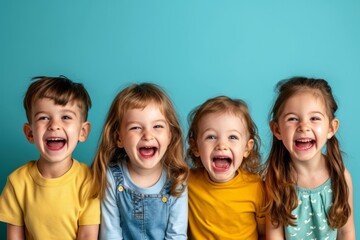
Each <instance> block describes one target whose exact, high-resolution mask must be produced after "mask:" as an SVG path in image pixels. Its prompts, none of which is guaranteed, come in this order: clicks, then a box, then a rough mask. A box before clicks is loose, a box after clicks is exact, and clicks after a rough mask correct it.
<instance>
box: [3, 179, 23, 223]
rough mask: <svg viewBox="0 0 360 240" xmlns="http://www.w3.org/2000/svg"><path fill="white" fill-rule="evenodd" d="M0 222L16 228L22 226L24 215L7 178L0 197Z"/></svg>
mask: <svg viewBox="0 0 360 240" xmlns="http://www.w3.org/2000/svg"><path fill="white" fill-rule="evenodd" d="M0 221H1V222H6V223H10V224H13V225H16V226H23V225H24V214H23V211H22V208H21V206H20V203H19V200H18V197H17V195H16V192H15V189H14V186H13V185H12V184H11V181H10V179H9V178H8V180H7V182H6V185H5V187H4V189H3V191H2V193H1V196H0Z"/></svg>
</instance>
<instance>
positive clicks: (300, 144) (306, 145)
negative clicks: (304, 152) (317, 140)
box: [296, 142, 312, 149]
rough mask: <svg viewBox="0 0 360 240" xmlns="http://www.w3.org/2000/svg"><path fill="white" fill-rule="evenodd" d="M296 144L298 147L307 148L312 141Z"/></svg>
mask: <svg viewBox="0 0 360 240" xmlns="http://www.w3.org/2000/svg"><path fill="white" fill-rule="evenodd" d="M296 146H297V147H298V148H300V149H309V148H311V146H312V142H296Z"/></svg>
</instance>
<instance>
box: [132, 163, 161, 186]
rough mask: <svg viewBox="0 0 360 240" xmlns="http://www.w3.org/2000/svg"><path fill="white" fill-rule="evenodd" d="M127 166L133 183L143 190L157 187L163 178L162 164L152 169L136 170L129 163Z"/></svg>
mask: <svg viewBox="0 0 360 240" xmlns="http://www.w3.org/2000/svg"><path fill="white" fill-rule="evenodd" d="M127 166H128V170H129V174H130V177H131V179H132V181H133V182H134V183H135V184H136V185H137V186H139V187H141V188H148V187H151V186H153V185H155V184H156V183H157V181H159V179H160V177H161V173H162V165H161V164H159V165H158V166H156V167H154V168H152V169H139V168H134V167H133V166H132V165H131V164H130V163H129V162H128V164H127Z"/></svg>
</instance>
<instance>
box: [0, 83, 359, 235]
mask: <svg viewBox="0 0 360 240" xmlns="http://www.w3.org/2000/svg"><path fill="white" fill-rule="evenodd" d="M277 90H278V95H277V98H276V101H275V103H274V105H273V107H272V111H271V116H270V118H271V120H270V129H271V131H272V133H273V139H272V146H271V149H270V152H269V155H268V157H267V159H266V160H265V161H264V162H262V161H261V157H260V153H259V149H260V138H259V136H258V131H257V127H256V124H255V123H254V121H253V120H252V118H251V115H250V113H249V109H248V106H247V104H246V103H245V102H244V101H242V100H240V99H232V98H229V97H226V96H218V97H214V98H211V99H208V100H207V101H205V102H204V103H203V104H201V105H200V106H198V107H196V108H195V109H194V110H193V111H192V112H191V113H190V114H189V118H188V120H189V130H188V133H187V137H186V140H187V145H188V147H187V151H186V152H185V151H184V149H185V146H184V142H183V133H182V129H181V127H180V124H179V121H178V118H177V114H176V111H175V108H174V106H173V104H172V102H171V100H170V98H169V96H167V94H166V93H165V92H164V90H162V89H161V88H160V87H159V86H157V85H155V84H150V83H142V84H132V85H130V86H128V87H126V88H124V89H123V90H122V91H120V92H119V93H118V94H117V95H116V97H115V98H114V100H113V102H112V104H111V107H110V109H109V111H108V114H107V117H106V121H105V124H104V127H103V129H102V133H101V137H100V141H99V145H98V149H97V152H96V155H95V158H94V161H93V162H92V164H91V167H88V166H86V165H85V164H83V163H80V162H78V161H76V160H75V159H73V158H72V152H73V150H74V149H75V147H76V144H77V142H79V141H80V142H83V141H85V140H86V138H87V136H88V134H89V132H90V123H89V122H88V121H87V113H88V110H89V108H90V107H91V100H90V97H89V95H88V93H87V91H86V90H85V88H84V86H83V85H82V84H80V83H75V82H72V81H71V80H69V79H67V78H66V77H40V78H38V79H35V81H34V82H33V83H32V84H31V85H30V87H29V88H28V91H27V93H26V95H25V98H24V107H25V110H26V115H27V119H28V123H26V124H25V125H24V128H23V130H24V133H25V136H26V138H27V139H28V141H29V142H30V143H33V144H35V145H36V147H37V149H38V151H39V153H40V157H39V159H38V160H36V161H30V162H29V163H27V164H26V165H24V166H22V167H20V168H19V169H17V170H16V171H14V172H13V173H12V174H11V175H10V176H9V177H8V181H7V183H6V185H5V187H4V189H3V191H2V194H1V196H0V221H3V222H6V223H7V236H8V239H87V240H89V239H98V238H99V239H187V238H189V239H221V240H223V239H246V240H249V239H346V240H352V239H355V227H354V217H353V188H352V182H351V176H350V174H349V172H348V171H347V170H346V168H345V166H344V163H343V159H342V155H341V150H340V146H339V143H338V140H337V138H336V135H335V134H336V132H337V130H338V127H339V120H338V119H337V118H336V117H335V113H336V110H337V104H336V102H335V100H334V97H333V95H332V90H331V87H330V86H329V85H328V83H327V82H326V81H325V80H322V79H311V78H304V77H294V78H290V79H287V80H284V81H281V82H279V83H278V85H277ZM189 169H190V170H189Z"/></svg>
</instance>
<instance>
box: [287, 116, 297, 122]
mask: <svg viewBox="0 0 360 240" xmlns="http://www.w3.org/2000/svg"><path fill="white" fill-rule="evenodd" d="M297 120H298V119H297V118H294V117H291V118H288V121H289V122H294V121H297Z"/></svg>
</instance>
